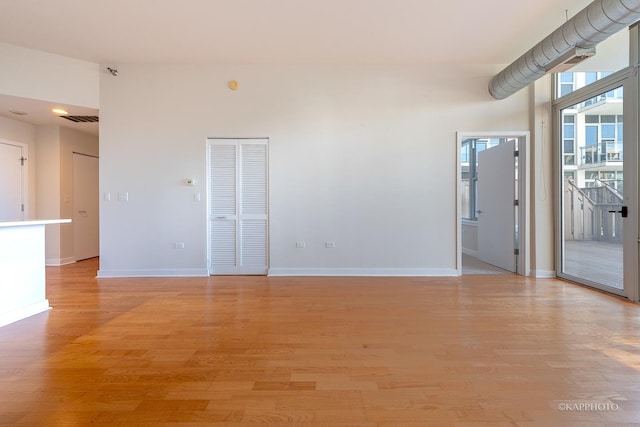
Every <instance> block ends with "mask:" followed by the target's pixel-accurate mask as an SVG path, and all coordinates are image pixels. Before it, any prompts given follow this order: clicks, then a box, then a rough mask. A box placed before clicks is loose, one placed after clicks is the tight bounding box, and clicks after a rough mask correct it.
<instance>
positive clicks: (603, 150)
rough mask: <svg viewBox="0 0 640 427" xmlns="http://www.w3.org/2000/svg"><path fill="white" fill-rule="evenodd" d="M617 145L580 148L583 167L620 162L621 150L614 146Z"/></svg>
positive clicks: (603, 144)
mask: <svg viewBox="0 0 640 427" xmlns="http://www.w3.org/2000/svg"><path fill="white" fill-rule="evenodd" d="M616 145H622V143H618V144H605V143H602V144H598V145H589V146H587V147H580V152H581V154H582V164H583V165H593V164H598V163H607V162H621V161H622V160H623V158H622V157H623V151H622V148H620V147H618V146H616Z"/></svg>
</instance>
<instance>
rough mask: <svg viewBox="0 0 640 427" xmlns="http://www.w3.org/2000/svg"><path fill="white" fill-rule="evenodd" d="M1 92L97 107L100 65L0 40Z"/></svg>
mask: <svg viewBox="0 0 640 427" xmlns="http://www.w3.org/2000/svg"><path fill="white" fill-rule="evenodd" d="M0 58H2V67H0V93H1V94H4V95H12V96H19V97H22V98H32V99H39V100H43V101H53V102H58V103H63V104H71V105H80V106H83V107H90V108H99V106H100V92H99V90H98V88H99V84H98V80H99V77H98V76H99V65H98V64H94V63H91V62H86V61H80V60H77V59H72V58H67V57H64V56H59V55H53V54H50V53H45V52H39V51H36V50H32V49H25V48H21V47H18V46H14V45H10V44H7V43H0Z"/></svg>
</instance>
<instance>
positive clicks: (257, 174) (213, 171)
mask: <svg viewBox="0 0 640 427" xmlns="http://www.w3.org/2000/svg"><path fill="white" fill-rule="evenodd" d="M267 141H268V140H266V139H210V140H209V146H208V150H209V215H210V218H209V220H210V226H209V246H210V248H209V272H210V274H267V269H268V191H267V189H268V185H267V177H268V170H267V165H268V161H267V160H268V155H267V148H268V144H267Z"/></svg>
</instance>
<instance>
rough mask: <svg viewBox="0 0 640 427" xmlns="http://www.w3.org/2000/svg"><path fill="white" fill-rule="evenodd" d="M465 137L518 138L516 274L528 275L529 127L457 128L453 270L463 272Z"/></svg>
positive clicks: (529, 269)
mask: <svg viewBox="0 0 640 427" xmlns="http://www.w3.org/2000/svg"><path fill="white" fill-rule="evenodd" d="M468 138H517V139H518V150H519V152H520V153H519V156H520V157H519V158H520V160H519V162H518V168H519V171H518V176H519V178H520V179H519V180H518V181H519V182H518V200H519V209H518V234H519V238H518V246H519V248H518V250H519V262H518V265H517V271H516V274H519V275H522V276H531V275H532V272H531V254H530V251H529V239H530V215H529V194H530V191H529V189H530V181H531V180H530V173H529V170H530V168H529V157H530V156H529V150H530V148H529V145H530V143H529V141H530V132H529V131H495V132H491V131H489V132H487V131H481V132H467V131H464V132H462V131H460V132H456V174H457V177H456V271H457V275H458V276H462V167H461V164H460V160H461V143H462V141H463V140H464V139H468Z"/></svg>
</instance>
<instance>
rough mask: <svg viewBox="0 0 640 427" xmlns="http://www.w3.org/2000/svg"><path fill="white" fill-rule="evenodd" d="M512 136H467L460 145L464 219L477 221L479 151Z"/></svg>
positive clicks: (462, 214)
mask: <svg viewBox="0 0 640 427" xmlns="http://www.w3.org/2000/svg"><path fill="white" fill-rule="evenodd" d="M508 140H511V138H509V139H508V138H467V139H464V140H463V141H462V143H461V147H460V167H461V171H462V195H461V197H462V213H461V217H462V219H466V220H470V221H477V220H478V213H477V184H478V153H479V152H480V151H483V150H486V149H489V148H491V147H495V146H496V145H498V144H501V143H503V142H506V141H508Z"/></svg>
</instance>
